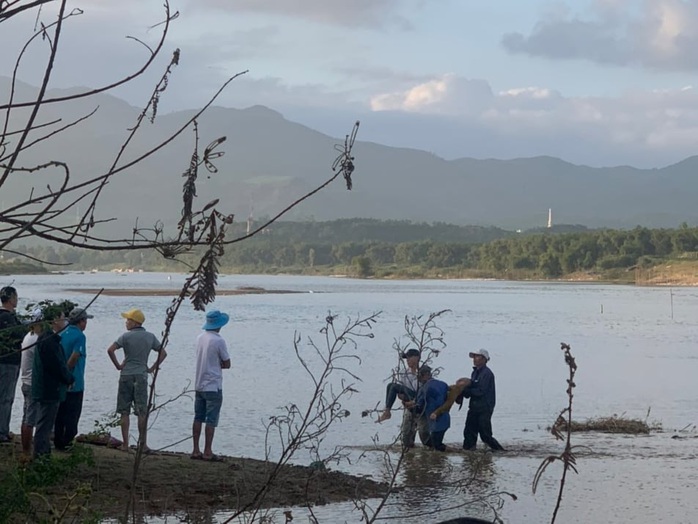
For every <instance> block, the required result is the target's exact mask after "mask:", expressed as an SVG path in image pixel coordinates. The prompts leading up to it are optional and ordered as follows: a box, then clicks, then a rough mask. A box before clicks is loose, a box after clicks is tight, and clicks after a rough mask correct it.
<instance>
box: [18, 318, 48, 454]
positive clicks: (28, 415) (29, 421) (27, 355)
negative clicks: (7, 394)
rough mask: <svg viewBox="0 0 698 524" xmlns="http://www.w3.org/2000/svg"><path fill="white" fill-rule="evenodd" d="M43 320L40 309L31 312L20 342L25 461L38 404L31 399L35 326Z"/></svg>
mask: <svg viewBox="0 0 698 524" xmlns="http://www.w3.org/2000/svg"><path fill="white" fill-rule="evenodd" d="M43 319H44V315H43V312H42V311H41V309H40V308H37V309H35V310H34V311H33V312H32V317H31V331H29V333H27V334H26V335H25V336H24V340H23V341H22V363H21V365H20V373H21V380H22V396H23V397H24V409H23V410H22V434H21V435H22V455H23V459H24V460H27V459H29V458H30V457H31V452H32V438H33V436H34V426H35V425H36V415H37V411H38V404H37V403H36V402H35V401H34V399H33V398H32V367H33V366H34V350H35V349H36V343H37V341H38V340H39V328H37V324H38V323H39V322H41V321H42V320H43Z"/></svg>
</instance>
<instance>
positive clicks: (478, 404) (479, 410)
mask: <svg viewBox="0 0 698 524" xmlns="http://www.w3.org/2000/svg"><path fill="white" fill-rule="evenodd" d="M469 356H470V358H472V359H473V373H472V375H471V376H470V385H469V386H468V387H466V388H465V389H464V390H463V396H464V397H465V398H469V399H470V404H469V405H468V415H467V417H466V419H465V429H464V430H463V449H465V450H473V449H475V447H476V445H477V436H478V434H479V435H480V439H481V440H482V441H483V442H484V443H485V444H487V445H488V446H489V447H490V448H492V450H494V451H504V448H503V447H502V446H501V444H500V443H499V442H497V439H495V438H494V437H493V436H492V413H493V412H494V405H495V402H496V393H495V387H494V373H492V370H491V369H490V368H488V367H487V362H488V361H489V360H490V354H489V353H488V352H487V350H486V349H479V350H477V351H471V352H470V354H469Z"/></svg>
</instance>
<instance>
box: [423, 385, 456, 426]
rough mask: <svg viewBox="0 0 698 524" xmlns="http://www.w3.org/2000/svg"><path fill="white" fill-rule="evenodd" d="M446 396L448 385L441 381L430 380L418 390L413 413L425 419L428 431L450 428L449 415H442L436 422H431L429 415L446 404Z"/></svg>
mask: <svg viewBox="0 0 698 524" xmlns="http://www.w3.org/2000/svg"><path fill="white" fill-rule="evenodd" d="M447 396H448V384H446V383H445V382H443V381H442V380H438V379H435V378H432V379H430V380H428V381H427V382H426V383H425V384H423V385H422V387H421V388H419V391H418V392H417V400H416V401H415V402H416V406H415V411H416V412H417V413H419V414H421V415H423V416H425V417H426V418H427V421H428V422H429V431H431V432H436V431H446V430H447V429H448V428H450V427H451V415H449V414H448V411H447V412H446V413H442V414H441V415H439V416H438V417H436V420H431V419H430V418H429V415H431V414H432V413H433V412H434V411H435V410H436V409H437V408H438V407H439V406H441V405H442V404H443V403H444V402H446V397H447Z"/></svg>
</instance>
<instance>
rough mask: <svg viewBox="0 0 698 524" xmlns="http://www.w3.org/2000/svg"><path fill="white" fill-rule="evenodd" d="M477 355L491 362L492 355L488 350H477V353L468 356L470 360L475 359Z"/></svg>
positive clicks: (472, 352) (473, 352)
mask: <svg viewBox="0 0 698 524" xmlns="http://www.w3.org/2000/svg"><path fill="white" fill-rule="evenodd" d="M475 355H482V356H483V357H485V360H487V361H488V362H489V360H490V354H489V352H488V351H487V350H486V349H477V350H475V351H471V352H470V354H469V355H468V356H469V357H470V358H473V357H474V356H475Z"/></svg>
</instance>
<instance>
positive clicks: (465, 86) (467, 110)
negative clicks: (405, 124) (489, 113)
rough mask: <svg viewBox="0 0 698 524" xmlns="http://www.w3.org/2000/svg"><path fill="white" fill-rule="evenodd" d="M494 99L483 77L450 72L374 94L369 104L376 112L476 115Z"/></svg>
mask: <svg viewBox="0 0 698 524" xmlns="http://www.w3.org/2000/svg"><path fill="white" fill-rule="evenodd" d="M492 99H493V94H492V89H491V88H490V85H489V84H488V83H487V82H485V81H484V80H469V79H465V78H462V77H458V76H456V75H452V74H447V75H444V76H442V77H440V78H436V79H433V80H429V81H427V82H424V83H421V84H418V85H416V86H414V87H412V88H410V89H408V90H406V91H402V92H392V93H384V94H379V95H375V96H373V97H372V98H371V100H370V105H371V109H372V110H374V111H408V112H416V113H431V114H458V115H474V114H477V113H481V112H483V111H484V110H485V109H487V108H488V107H489V106H490V104H491V101H492Z"/></svg>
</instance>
